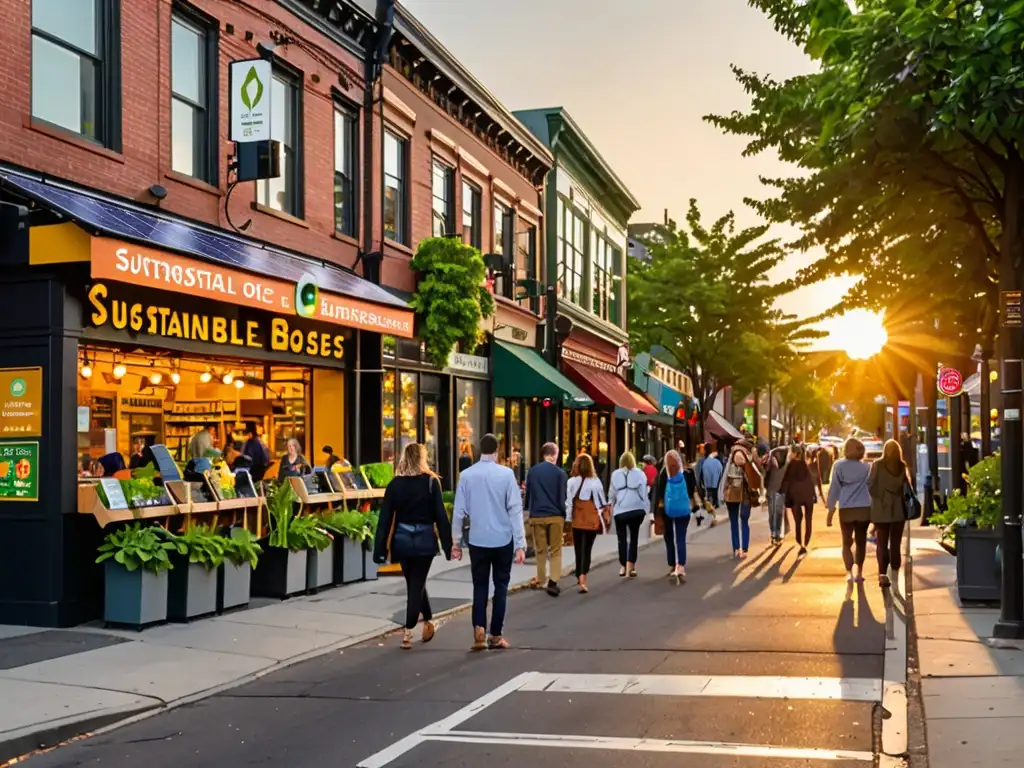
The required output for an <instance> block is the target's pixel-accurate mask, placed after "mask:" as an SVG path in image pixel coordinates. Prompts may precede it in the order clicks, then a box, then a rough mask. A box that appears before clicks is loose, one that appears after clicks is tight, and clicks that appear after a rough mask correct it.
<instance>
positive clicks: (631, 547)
mask: <svg viewBox="0 0 1024 768" xmlns="http://www.w3.org/2000/svg"><path fill="white" fill-rule="evenodd" d="M608 501H609V502H611V505H612V517H613V519H614V520H615V533H616V534H617V535H618V538H619V576H620V577H622V576H629V578H631V579H635V578H636V558H637V551H638V549H639V546H640V541H639V539H640V526H641V525H642V524H643V522H644V520H646V519H647V513H648V512H650V510H651V500H650V498H649V497H648V495H647V476H646V474H644V471H643V470H642V469H638V468H637V466H636V459H635V458H634V457H633V454H632V453H630V452H629V451H626V452H625V453H624V454H622V456H621V458H620V459H619V468H618V469H616V470H615V471H614V472H612V479H611V483H610V484H609V486H608Z"/></svg>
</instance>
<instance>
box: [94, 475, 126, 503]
mask: <svg viewBox="0 0 1024 768" xmlns="http://www.w3.org/2000/svg"><path fill="white" fill-rule="evenodd" d="M100 487H102V488H103V493H105V494H106V496H107V508H108V509H128V499H126V498H125V496H124V488H122V487H121V481H120V480H115V479H114V478H112V477H104V478H102V479H101V480H100Z"/></svg>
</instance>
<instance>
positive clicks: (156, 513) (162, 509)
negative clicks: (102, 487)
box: [78, 483, 181, 528]
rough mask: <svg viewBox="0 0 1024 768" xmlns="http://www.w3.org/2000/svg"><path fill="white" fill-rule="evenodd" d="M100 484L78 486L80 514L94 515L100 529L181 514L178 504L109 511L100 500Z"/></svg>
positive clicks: (81, 484)
mask: <svg viewBox="0 0 1024 768" xmlns="http://www.w3.org/2000/svg"><path fill="white" fill-rule="evenodd" d="M98 489H99V483H80V484H79V486H78V513H79V514H80V515H92V516H93V517H95V518H96V522H97V523H99V526H100V528H106V527H107V526H108V525H110V524H111V523H124V522H128V521H130V520H145V519H151V518H155V517H168V516H170V515H178V514H181V511H180V509H179V507H178V505H177V504H176V503H174V502H173V499H172V503H171V504H162V505H160V506H152V507H126V508H124V509H109V508H108V507H107V506H106V505H105V504H104V503H103V500H102V499H100V494H99V491H98Z"/></svg>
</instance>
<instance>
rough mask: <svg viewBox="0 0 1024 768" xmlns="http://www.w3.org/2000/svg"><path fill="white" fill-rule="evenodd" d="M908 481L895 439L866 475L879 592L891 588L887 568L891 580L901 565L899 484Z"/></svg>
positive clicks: (902, 523)
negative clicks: (890, 570) (876, 558)
mask: <svg viewBox="0 0 1024 768" xmlns="http://www.w3.org/2000/svg"><path fill="white" fill-rule="evenodd" d="M909 479H910V475H909V473H908V471H907V463H906V462H905V461H904V460H903V449H902V448H900V444H899V443H898V442H896V441H895V440H887V441H886V442H885V447H883V448H882V458H880V459H878V461H876V462H874V463H873V464H872V465H871V471H870V472H869V473H868V491H869V492H870V494H871V522H872V523H874V524H875V536H876V538H877V542H876V544H875V552H876V554H877V556H878V586H879V587H881V588H882V589H886V588H888V587H890V586H892V581H891V580H890V578H889V569H890V568H891V569H892V572H893V578H895V576H896V574H897V572H898V571H899V569H900V566H901V565H902V553H901V552H900V545H901V544H902V542H903V530H904V528H905V527H906V524H907V517H906V513H905V512H904V509H903V484H904V483H906V482H909Z"/></svg>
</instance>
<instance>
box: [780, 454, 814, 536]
mask: <svg viewBox="0 0 1024 768" xmlns="http://www.w3.org/2000/svg"><path fill="white" fill-rule="evenodd" d="M780 491H781V492H782V494H783V495H784V496H785V497H786V506H787V507H788V508H789V509H790V510H791V511H792V512H793V535H794V536H795V537H796V543H797V546H799V547H800V554H801V555H806V554H807V547H809V546H810V544H811V529H812V526H813V516H814V479H813V478H812V477H811V470H810V468H809V467H808V466H807V459H806V454H805V451H804V447H803V446H802V445H800V444H797V443H794V444H793V446H792V447H791V448H790V449H789V460H788V461H786V467H785V469H784V470H783V471H782V484H781V487H780Z"/></svg>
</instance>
